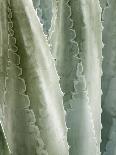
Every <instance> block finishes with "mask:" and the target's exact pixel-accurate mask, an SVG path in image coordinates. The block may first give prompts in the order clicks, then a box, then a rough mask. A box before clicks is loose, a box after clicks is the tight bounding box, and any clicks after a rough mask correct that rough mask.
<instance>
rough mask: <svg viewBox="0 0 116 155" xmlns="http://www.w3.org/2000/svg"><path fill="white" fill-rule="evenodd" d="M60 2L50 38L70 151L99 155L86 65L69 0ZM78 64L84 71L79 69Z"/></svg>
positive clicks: (71, 152)
mask: <svg viewBox="0 0 116 155" xmlns="http://www.w3.org/2000/svg"><path fill="white" fill-rule="evenodd" d="M57 2H58V3H56V4H57V6H56V10H57V18H56V23H55V28H54V31H53V32H52V35H51V37H50V38H49V40H50V44H51V50H52V54H53V56H54V57H55V58H56V67H57V70H58V73H59V76H60V84H61V88H62V91H63V92H64V106H65V109H66V110H67V115H66V116H67V126H68V128H69V131H68V142H69V145H70V155H77V154H78V155H85V154H87V155H93V154H96V155H98V154H100V151H99V147H98V144H97V140H96V135H95V129H94V122H93V120H92V115H91V113H92V111H91V110H92V109H91V107H90V104H89V102H88V94H87V88H85V86H84V85H85V84H86V80H85V83H84V81H83V79H84V75H83V69H82V68H83V67H82V66H81V65H82V64H81V63H80V64H81V65H79V62H80V61H81V59H79V55H78V54H79V50H78V45H77V43H76V42H75V41H74V40H75V37H76V35H75V31H74V30H73V29H72V28H73V22H72V20H71V18H70V17H72V16H71V8H70V7H69V4H70V3H69V1H68V0H67V1H64V0H59V1H57ZM77 66H78V69H80V70H81V71H80V70H77ZM80 66H81V67H80ZM76 76H77V79H78V80H77V79H76ZM77 85H78V86H77ZM75 87H77V88H75ZM88 124H89V126H88ZM84 133H85V134H84ZM83 135H84V136H83ZM82 137H83V138H82Z"/></svg>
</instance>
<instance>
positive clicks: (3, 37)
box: [0, 0, 9, 155]
mask: <svg viewBox="0 0 116 155" xmlns="http://www.w3.org/2000/svg"><path fill="white" fill-rule="evenodd" d="M7 30H8V21H7V1H6V0H4V1H2V0H0V154H1V155H8V154H9V150H8V146H7V143H6V140H5V137H4V136H5V135H4V134H3V133H4V132H3V129H2V127H1V122H2V121H3V118H4V116H3V110H4V93H5V77H6V69H7V61H8V56H7V51H8V50H7V49H8V44H7V43H8V34H7V33H8V32H7ZM5 43H6V44H5Z"/></svg>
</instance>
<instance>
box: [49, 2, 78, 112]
mask: <svg viewBox="0 0 116 155" xmlns="http://www.w3.org/2000/svg"><path fill="white" fill-rule="evenodd" d="M53 2H54V3H55V0H53ZM56 10H57V18H56V22H55V27H54V31H53V32H52V35H50V38H49V40H50V44H51V51H52V55H53V57H54V58H55V59H56V68H57V70H58V74H59V76H60V85H61V88H62V91H63V93H64V106H65V108H66V109H67V108H70V105H69V104H68V102H67V101H68V100H69V99H71V98H72V92H73V91H74V83H73V81H74V79H75V77H76V69H77V64H78V62H79V58H78V46H77V44H76V42H74V38H75V32H74V31H73V30H72V20H71V19H70V15H71V10H70V7H69V5H68V0H66V1H65V0H59V1H58V2H57V3H56Z"/></svg>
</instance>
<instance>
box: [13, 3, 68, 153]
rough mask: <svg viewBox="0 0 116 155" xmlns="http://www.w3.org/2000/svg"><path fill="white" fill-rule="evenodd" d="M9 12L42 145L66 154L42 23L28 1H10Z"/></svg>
mask: <svg viewBox="0 0 116 155" xmlns="http://www.w3.org/2000/svg"><path fill="white" fill-rule="evenodd" d="M11 9H12V10H13V19H12V20H13V23H14V31H15V37H16V39H17V47H18V54H19V55H20V67H21V68H22V76H21V77H22V78H23V79H24V80H25V84H26V94H27V95H28V96H29V99H30V108H31V109H32V110H33V111H34V114H35V118H36V125H37V126H38V128H39V129H40V135H41V138H42V139H43V142H44V144H45V145H44V146H45V148H46V150H47V152H48V154H49V155H68V152H69V150H68V144H67V138H66V135H67V129H66V126H65V112H64V108H63V103H62V98H63V97H62V92H61V89H60V86H59V78H58V75H57V72H56V69H55V64H54V59H53V58H52V56H51V52H50V50H49V46H48V44H47V41H46V39H45V36H44V34H43V32H42V27H41V24H40V23H39V20H38V18H37V15H36V12H35V10H34V8H33V5H32V1H31V0H29V1H28V2H27V1H26V0H12V1H11ZM17 9H18V11H17ZM38 36H39V37H38ZM14 96H15V95H14ZM40 153H41V152H40Z"/></svg>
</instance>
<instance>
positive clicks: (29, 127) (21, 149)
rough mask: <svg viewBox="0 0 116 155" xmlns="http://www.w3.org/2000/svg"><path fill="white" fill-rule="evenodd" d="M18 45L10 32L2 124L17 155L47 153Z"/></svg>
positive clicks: (12, 151) (9, 143) (10, 148)
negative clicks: (29, 95)
mask: <svg viewBox="0 0 116 155" xmlns="http://www.w3.org/2000/svg"><path fill="white" fill-rule="evenodd" d="M8 11H9V15H8V17H9V22H10V23H11V22H12V21H11V17H12V12H11V10H10V9H9V10H8ZM10 31H11V30H10V28H9V32H10ZM12 31H13V29H12ZM15 44H16V39H15V38H14V36H13V35H11V33H9V35H8V45H9V46H8V54H7V57H8V63H7V70H6V72H7V77H6V78H5V93H4V109H3V114H2V115H3V119H2V120H1V124H2V127H3V130H4V133H5V137H6V140H7V143H8V146H9V150H10V152H11V153H12V154H13V155H14V154H16V155H22V154H28V155H32V154H33V155H37V154H38V155H39V154H40V153H44V154H47V152H46V151H45V150H44V148H43V147H44V145H43V141H42V139H41V137H40V131H39V129H38V127H37V126H36V125H35V122H36V120H35V116H34V113H33V110H31V109H30V107H29V106H30V101H29V97H28V95H26V94H25V91H26V86H25V82H24V80H23V79H22V78H21V77H20V76H21V74H22V70H21V68H20V67H19V63H20V57H19V55H17V54H16V52H17V48H16V45H15ZM14 47H15V48H14Z"/></svg>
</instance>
